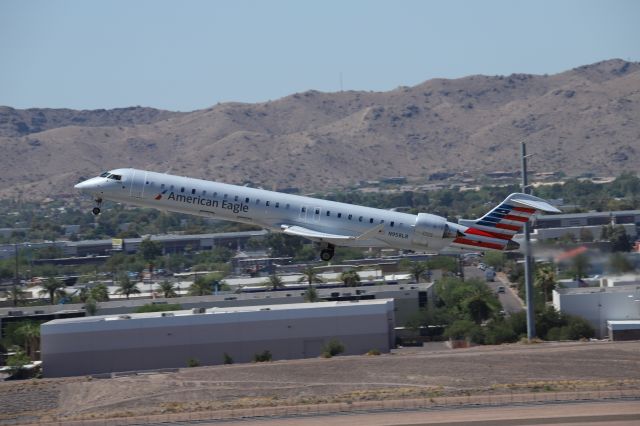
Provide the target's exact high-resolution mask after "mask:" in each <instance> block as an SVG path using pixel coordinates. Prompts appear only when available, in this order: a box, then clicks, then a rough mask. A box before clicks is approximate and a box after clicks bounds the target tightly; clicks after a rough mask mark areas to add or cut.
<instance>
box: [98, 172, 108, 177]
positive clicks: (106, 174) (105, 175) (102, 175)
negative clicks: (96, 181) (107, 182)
mask: <svg viewBox="0 0 640 426" xmlns="http://www.w3.org/2000/svg"><path fill="white" fill-rule="evenodd" d="M107 176H109V172H104V173H101V174H100V177H107Z"/></svg>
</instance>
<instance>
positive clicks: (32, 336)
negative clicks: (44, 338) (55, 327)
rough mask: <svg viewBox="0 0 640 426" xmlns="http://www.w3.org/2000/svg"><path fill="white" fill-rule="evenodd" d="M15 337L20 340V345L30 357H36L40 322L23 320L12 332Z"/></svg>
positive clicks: (38, 345) (38, 346)
mask: <svg viewBox="0 0 640 426" xmlns="http://www.w3.org/2000/svg"><path fill="white" fill-rule="evenodd" d="M14 335H15V338H16V339H17V340H18V341H20V342H21V343H20V346H22V347H23V348H24V351H25V352H26V354H27V355H28V356H29V358H31V359H36V358H37V352H38V350H39V348H40V324H38V323H37V322H35V321H25V322H24V323H23V324H21V325H20V326H19V327H18V328H16V330H15V332H14Z"/></svg>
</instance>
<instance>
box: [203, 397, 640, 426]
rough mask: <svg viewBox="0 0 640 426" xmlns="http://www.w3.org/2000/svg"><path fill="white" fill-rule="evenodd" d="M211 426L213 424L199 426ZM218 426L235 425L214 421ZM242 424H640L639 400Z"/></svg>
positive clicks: (246, 423)
mask: <svg viewBox="0 0 640 426" xmlns="http://www.w3.org/2000/svg"><path fill="white" fill-rule="evenodd" d="M198 424H200V425H202V424H214V423H206V422H205V423H198ZM215 424H216V425H218V426H221V425H232V424H235V425H237V424H238V421H233V422H220V423H218V422H216V423H215ZM242 424H243V425H261V426H271V425H274V426H275V425H282V426H284V425H300V426H325V425H327V424H330V425H336V426H342V425H344V426H346V425H371V426H391V425H394V426H401V425H402V426H404V425H407V426H409V425H414V426H417V425H433V426H436V425H438V426H463V425H469V426H502V425H504V426H507V425H509V426H512V425H536V426H543V425H554V426H564V425H566V426H568V425H574V426H575V425H584V424H588V425H590V426H632V425H633V426H635V425H638V424H640V404H638V401H621V402H589V403H569V404H543V405H538V406H506V407H478V408H460V409H444V410H419V411H409V410H408V411H400V412H393V413H392V412H377V413H364V414H329V415H324V416H310V417H295V418H279V419H264V420H249V419H246V420H243V421H242Z"/></svg>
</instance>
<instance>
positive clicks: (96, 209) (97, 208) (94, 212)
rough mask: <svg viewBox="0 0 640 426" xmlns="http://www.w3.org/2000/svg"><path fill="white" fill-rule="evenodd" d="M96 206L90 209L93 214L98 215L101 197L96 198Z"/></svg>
mask: <svg viewBox="0 0 640 426" xmlns="http://www.w3.org/2000/svg"><path fill="white" fill-rule="evenodd" d="M95 201H96V206H95V207H94V208H93V209H91V213H93V215H94V216H98V215H99V214H100V206H101V205H102V198H96V200H95Z"/></svg>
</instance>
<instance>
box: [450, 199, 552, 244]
mask: <svg viewBox="0 0 640 426" xmlns="http://www.w3.org/2000/svg"><path fill="white" fill-rule="evenodd" d="M538 211H542V212H547V213H560V210H558V209H557V208H555V207H553V206H552V205H551V204H549V203H548V202H547V201H545V200H543V199H542V198H538V197H534V196H533V195H528V194H521V193H515V194H511V195H509V196H508V197H507V198H506V199H505V200H504V201H503V202H502V203H500V204H499V205H498V206H496V207H494V208H493V209H492V210H491V211H490V212H489V213H487V214H485V215H484V216H482V217H481V218H480V219H476V220H465V219H461V220H460V221H459V222H458V223H459V224H460V225H462V226H466V227H467V229H466V230H464V231H462V232H463V233H464V235H463V236H458V237H457V238H456V239H455V240H454V241H453V244H454V245H456V246H459V247H464V248H470V247H473V248H475V249H478V250H517V249H518V248H519V247H520V245H519V244H518V243H516V242H515V241H513V236H514V235H515V234H517V233H519V232H521V231H522V228H524V224H525V223H527V222H528V221H529V219H530V218H531V216H533V215H534V214H535V213H536V212H538Z"/></svg>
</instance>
